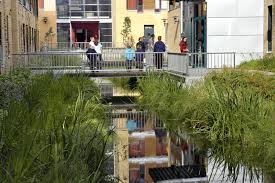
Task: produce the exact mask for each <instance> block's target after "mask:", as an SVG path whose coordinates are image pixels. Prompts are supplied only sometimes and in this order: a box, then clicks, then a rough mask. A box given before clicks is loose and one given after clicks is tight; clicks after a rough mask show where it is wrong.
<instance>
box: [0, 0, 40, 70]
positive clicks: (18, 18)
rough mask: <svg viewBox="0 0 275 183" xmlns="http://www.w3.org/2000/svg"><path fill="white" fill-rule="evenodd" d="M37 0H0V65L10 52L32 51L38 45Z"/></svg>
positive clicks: (5, 60)
mask: <svg viewBox="0 0 275 183" xmlns="http://www.w3.org/2000/svg"><path fill="white" fill-rule="evenodd" d="M37 17H38V8H37V0H2V1H0V63H2V64H0V65H2V67H3V66H4V65H5V64H6V63H8V62H7V61H8V60H9V58H10V56H11V54H15V53H25V52H34V51H36V50H37V48H38V45H37V42H38V29H37V28H38V26H37Z"/></svg>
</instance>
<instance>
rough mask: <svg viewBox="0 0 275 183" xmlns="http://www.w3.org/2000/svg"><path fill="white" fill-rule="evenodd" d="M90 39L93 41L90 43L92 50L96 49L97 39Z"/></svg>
mask: <svg viewBox="0 0 275 183" xmlns="http://www.w3.org/2000/svg"><path fill="white" fill-rule="evenodd" d="M90 39H91V41H90V43H89V45H90V48H92V49H95V38H94V37H91V38H90Z"/></svg>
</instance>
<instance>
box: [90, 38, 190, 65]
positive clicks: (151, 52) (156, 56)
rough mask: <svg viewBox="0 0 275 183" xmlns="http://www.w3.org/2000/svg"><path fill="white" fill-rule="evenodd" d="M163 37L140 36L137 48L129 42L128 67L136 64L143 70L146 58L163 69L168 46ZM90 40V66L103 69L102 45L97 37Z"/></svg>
mask: <svg viewBox="0 0 275 183" xmlns="http://www.w3.org/2000/svg"><path fill="white" fill-rule="evenodd" d="M161 39H162V37H161V36H158V39H157V41H156V42H155V35H154V34H152V35H151V36H150V39H149V40H148V41H145V40H144V37H140V38H139V39H138V42H137V44H136V50H134V49H133V48H132V45H131V44H128V45H127V48H126V49H125V51H124V56H125V59H126V69H128V70H129V69H132V66H136V68H137V69H140V70H142V69H143V66H144V60H146V62H150V61H152V63H153V64H154V65H155V67H156V68H157V69H162V66H163V52H165V51H166V46H165V44H164V43H163V42H162V40H161ZM90 40H91V41H90V43H89V45H90V48H88V50H87V51H86V54H87V57H88V59H89V61H90V62H89V65H90V68H91V70H95V69H102V68H101V63H100V62H102V45H101V43H100V42H99V41H98V39H97V38H95V37H91V38H90ZM186 47H187V44H186ZM183 50H184V49H183Z"/></svg>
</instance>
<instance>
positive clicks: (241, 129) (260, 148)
mask: <svg viewBox="0 0 275 183" xmlns="http://www.w3.org/2000/svg"><path fill="white" fill-rule="evenodd" d="M139 88H140V92H141V97H140V104H141V106H143V107H145V108H148V109H149V110H151V111H152V112H154V113H157V114H158V115H159V117H160V118H161V119H163V120H164V121H165V123H166V126H167V128H168V129H169V130H170V131H175V132H177V133H178V132H182V133H188V134H189V135H190V136H191V137H192V138H193V139H194V140H195V141H196V144H197V145H198V147H199V148H200V149H201V150H203V151H207V154H209V156H210V157H211V158H212V159H214V161H215V162H214V164H215V166H216V167H218V168H220V169H222V170H223V172H224V173H225V172H226V170H227V171H228V172H229V175H228V177H229V179H228V180H225V181H227V182H236V180H237V177H238V175H239V170H241V169H242V168H244V175H245V177H247V179H250V180H251V181H252V180H254V181H256V182H257V181H259V179H260V175H261V174H262V173H264V174H265V175H267V176H270V175H273V174H274V170H275V166H274V165H275V162H274V159H275V149H274V145H275V138H274V129H275V128H274V125H275V108H274V107H275V79H274V78H272V77H268V76H265V75H263V74H259V73H256V74H255V73H248V72H243V71H231V70H224V72H221V73H220V72H219V73H212V74H210V75H208V76H207V77H206V78H205V79H204V81H203V82H199V83H197V84H194V85H193V86H191V87H186V86H184V85H183V84H182V83H179V82H177V81H176V80H174V79H172V78H170V77H169V76H168V75H166V74H164V75H155V74H151V75H149V76H148V77H147V78H143V79H141V80H140V81H139ZM213 173H215V172H213ZM225 177H227V176H225Z"/></svg>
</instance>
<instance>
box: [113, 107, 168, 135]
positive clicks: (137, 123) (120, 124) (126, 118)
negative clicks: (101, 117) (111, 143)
mask: <svg viewBox="0 0 275 183" xmlns="http://www.w3.org/2000/svg"><path fill="white" fill-rule="evenodd" d="M109 115H110V118H111V119H112V125H113V126H115V127H116V128H120V129H125V128H128V129H129V130H130V131H144V130H146V129H164V128H165V126H164V123H163V121H161V120H160V119H158V118H157V116H156V115H153V114H149V113H148V112H147V111H125V110H121V111H119V110H115V111H113V112H112V113H111V114H109ZM127 123H131V124H127Z"/></svg>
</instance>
